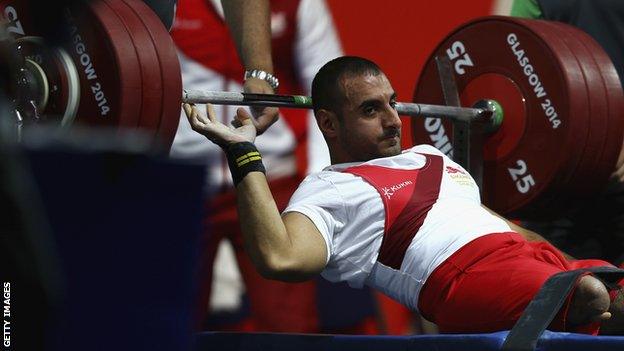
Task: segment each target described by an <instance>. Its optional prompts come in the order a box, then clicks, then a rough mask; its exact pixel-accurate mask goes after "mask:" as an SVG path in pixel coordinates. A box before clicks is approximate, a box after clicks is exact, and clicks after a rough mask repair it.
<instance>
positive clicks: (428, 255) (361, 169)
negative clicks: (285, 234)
mask: <svg viewBox="0 0 624 351" xmlns="http://www.w3.org/2000/svg"><path fill="white" fill-rule="evenodd" d="M286 212H300V213H302V214H304V215H306V216H307V217H308V218H310V219H311V220H312V222H313V223H314V224H315V226H316V227H317V228H318V230H319V232H320V233H321V234H322V236H323V238H324V239H325V242H326V244H327V252H328V262H327V265H326V267H325V270H324V271H323V272H322V276H323V277H324V278H326V279H328V280H330V281H347V282H348V283H349V285H351V286H352V287H362V286H363V285H369V286H371V287H373V288H375V289H378V290H380V291H382V292H384V293H385V294H387V295H388V296H390V297H392V298H394V299H396V300H398V301H399V302H401V303H403V304H404V305H406V306H408V307H410V308H411V309H413V310H416V309H417V301H418V295H419V293H420V290H421V288H422V286H423V285H424V283H425V281H426V280H427V277H429V275H430V274H431V273H432V272H433V270H434V269H435V268H436V267H438V266H439V265H440V264H441V263H442V262H443V261H444V260H445V259H447V258H448V257H449V256H450V255H452V254H453V253H454V252H456V251H457V250H458V249H459V248H461V247H462V246H464V245H465V244H467V243H468V242H470V241H472V240H474V239H476V238H478V237H480V236H483V235H486V234H491V233H500V232H508V231H510V230H511V229H510V228H509V226H508V225H507V223H506V222H505V221H503V220H502V219H500V218H498V217H496V216H494V215H492V214H490V213H489V212H488V211H487V210H486V209H484V208H483V207H482V206H481V200H480V196H479V189H478V187H477V185H476V183H475V182H474V180H473V179H472V177H471V176H470V174H469V173H468V172H467V171H466V170H464V169H463V168H462V167H461V166H460V165H458V164H457V163H455V162H453V161H452V160H451V159H450V158H448V157H447V156H445V155H444V154H442V153H441V152H440V151H438V150H437V149H436V148H434V147H433V146H430V145H418V146H415V147H413V148H411V149H409V150H406V151H404V152H403V153H402V154H400V155H397V156H393V157H386V158H380V159H374V160H371V161H368V162H364V163H349V164H338V165H333V166H330V167H327V168H326V169H325V170H323V171H321V172H319V173H315V174H311V175H309V176H308V177H306V179H305V180H304V181H303V182H302V183H301V185H300V186H299V189H297V191H296V192H295V194H294V195H293V196H292V198H291V200H290V203H289V205H288V207H287V208H286V210H285V211H284V213H286Z"/></svg>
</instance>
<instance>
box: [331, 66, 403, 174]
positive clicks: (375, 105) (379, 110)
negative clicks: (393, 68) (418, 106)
mask: <svg viewBox="0 0 624 351" xmlns="http://www.w3.org/2000/svg"><path fill="white" fill-rule="evenodd" d="M341 83H342V91H343V93H344V96H345V100H346V103H345V104H344V105H343V108H342V111H341V113H340V117H339V121H340V122H339V123H338V130H337V138H338V140H337V141H338V142H337V146H338V148H339V149H340V150H341V153H343V154H344V158H345V160H342V161H343V162H344V161H348V162H354V161H368V160H371V159H374V158H380V157H387V156H394V155H398V154H399V153H401V119H400V118H399V115H398V114H397V111H396V109H395V105H396V93H395V92H394V89H392V86H391V85H390V82H389V81H388V78H386V76H385V75H384V74H383V73H380V74H378V75H372V74H367V75H357V76H345V77H343V79H342V80H341Z"/></svg>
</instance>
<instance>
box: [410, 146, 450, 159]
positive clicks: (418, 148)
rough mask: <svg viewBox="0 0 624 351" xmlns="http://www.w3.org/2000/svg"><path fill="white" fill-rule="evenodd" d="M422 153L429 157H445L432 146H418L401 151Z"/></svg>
mask: <svg viewBox="0 0 624 351" xmlns="http://www.w3.org/2000/svg"><path fill="white" fill-rule="evenodd" d="M410 152H411V153H423V154H430V155H438V156H446V155H444V153H442V152H441V151H440V150H438V149H436V148H435V147H434V146H433V145H429V144H419V145H415V146H412V147H410V148H408V149H405V150H403V153H404V154H405V153H410Z"/></svg>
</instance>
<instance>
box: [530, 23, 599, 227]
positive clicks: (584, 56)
mask: <svg viewBox="0 0 624 351" xmlns="http://www.w3.org/2000/svg"><path fill="white" fill-rule="evenodd" d="M526 24H527V26H530V27H532V28H533V29H534V30H535V31H536V32H537V33H539V34H540V35H542V36H544V37H550V38H551V40H558V41H560V42H562V43H563V44H564V45H565V46H566V47H567V48H569V51H568V52H567V53H568V54H569V53H572V54H573V57H572V58H570V57H568V59H571V60H576V62H577V64H578V67H579V71H580V72H581V73H582V75H583V80H582V81H579V82H578V84H579V87H582V86H584V87H585V91H586V93H587V99H586V100H585V102H584V104H585V106H583V107H584V108H585V109H586V110H584V111H577V112H576V113H574V114H572V115H570V116H569V118H570V119H574V120H579V122H584V123H586V124H587V126H586V128H585V130H584V131H585V133H584V135H583V136H584V138H581V137H580V136H581V135H582V131H581V132H579V139H578V141H577V143H578V145H579V147H578V148H576V149H574V150H570V152H578V155H577V156H578V157H576V158H575V161H576V162H575V163H576V164H575V165H574V166H573V167H571V168H567V169H566V170H565V172H563V173H562V174H561V176H560V177H559V179H558V180H557V181H556V182H555V183H554V184H553V185H552V186H550V187H549V188H548V191H547V192H545V194H544V196H543V198H544V200H543V201H540V202H538V203H533V204H531V210H532V215H531V217H533V218H538V217H542V218H543V217H544V214H547V215H548V216H550V217H552V216H554V215H556V214H560V213H565V212H567V211H569V210H570V209H571V208H573V207H575V205H576V204H579V203H580V202H581V201H582V200H583V199H584V198H585V197H587V196H588V195H590V194H591V193H593V192H594V191H595V190H596V189H597V188H596V185H595V182H593V181H589V180H590V179H592V178H593V174H592V167H591V166H588V165H591V164H593V163H594V161H595V160H596V155H597V154H599V153H600V152H601V150H602V146H603V142H602V141H603V140H604V136H605V133H606V115H605V114H606V111H605V107H606V98H605V95H604V84H603V81H602V77H601V75H600V72H599V69H598V67H597V66H596V63H595V62H594V60H593V57H592V56H591V55H590V54H589V53H588V52H587V50H586V49H585V47H584V46H583V45H582V44H581V43H580V42H579V41H578V40H577V39H576V38H575V37H574V36H572V35H570V34H569V32H568V31H567V28H568V27H570V26H568V25H566V24H563V23H558V22H548V21H527V23H526ZM581 119H582V120H581Z"/></svg>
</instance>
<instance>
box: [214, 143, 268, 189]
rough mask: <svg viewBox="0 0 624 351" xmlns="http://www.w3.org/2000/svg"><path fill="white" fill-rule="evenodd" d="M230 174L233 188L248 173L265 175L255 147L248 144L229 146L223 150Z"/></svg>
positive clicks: (260, 157) (260, 158)
mask: <svg viewBox="0 0 624 351" xmlns="http://www.w3.org/2000/svg"><path fill="white" fill-rule="evenodd" d="M224 150H225V156H226V157H227V160H228V164H229V166H230V172H231V173H232V180H234V186H237V185H238V183H240V182H241V181H242V180H243V178H245V176H246V175H247V174H248V173H249V172H262V173H264V174H266V170H265V169H264V165H263V164H262V156H261V155H260V153H259V152H258V149H256V146H255V145H254V144H253V143H250V142H244V143H236V144H230V145H228V146H226V147H225V148H224Z"/></svg>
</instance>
